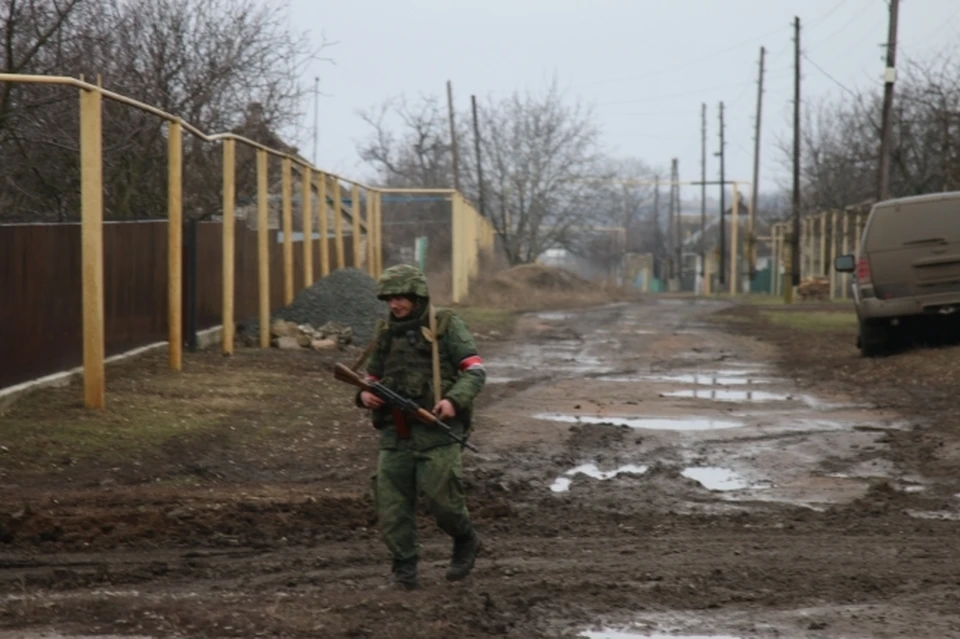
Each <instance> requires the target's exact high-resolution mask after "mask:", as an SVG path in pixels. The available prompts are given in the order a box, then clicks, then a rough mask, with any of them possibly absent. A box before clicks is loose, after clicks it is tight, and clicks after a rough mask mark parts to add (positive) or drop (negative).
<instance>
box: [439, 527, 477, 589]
mask: <svg viewBox="0 0 960 639" xmlns="http://www.w3.org/2000/svg"><path fill="white" fill-rule="evenodd" d="M482 546H483V544H482V543H481V542H480V536H479V535H477V533H476V532H471V533H470V534H469V535H466V536H463V537H455V538H454V540H453V558H452V559H451V560H450V567H449V568H448V569H447V581H459V580H461V579H463V578H465V577H466V576H467V575H469V574H470V571H471V570H473V564H474V562H475V561H476V560H477V553H478V552H480V548H481V547H482Z"/></svg>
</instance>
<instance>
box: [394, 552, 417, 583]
mask: <svg viewBox="0 0 960 639" xmlns="http://www.w3.org/2000/svg"><path fill="white" fill-rule="evenodd" d="M393 583H394V585H395V586H397V587H398V588H402V589H403V590H416V589H417V588H419V587H420V581H419V580H418V578H417V558H416V557H414V558H413V559H402V560H400V559H394V560H393Z"/></svg>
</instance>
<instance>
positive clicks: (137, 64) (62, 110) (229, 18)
mask: <svg viewBox="0 0 960 639" xmlns="http://www.w3.org/2000/svg"><path fill="white" fill-rule="evenodd" d="M25 7H26V8H25ZM41 8H42V9H41ZM27 9H29V10H27ZM278 9H282V7H281V6H278V5H277V3H270V2H268V3H262V2H259V1H258V0H0V11H5V12H6V16H7V19H6V20H5V21H4V22H3V23H0V41H3V42H8V43H9V42H13V43H15V45H16V46H14V47H13V49H12V50H13V51H22V53H16V54H15V55H12V56H11V55H9V54H8V55H7V56H6V60H4V62H5V66H6V67H7V68H12V67H13V66H14V65H15V66H16V68H17V71H18V72H24V73H42V74H57V75H69V76H77V75H79V74H84V75H85V76H86V77H87V79H88V80H92V79H93V78H95V77H96V76H97V75H98V74H99V75H101V77H102V79H103V83H104V86H105V87H106V88H109V89H112V90H116V91H118V92H120V93H124V94H126V95H129V96H131V97H133V98H136V99H138V100H141V101H143V102H146V103H148V104H152V105H156V106H158V107H160V108H161V109H163V110H165V111H168V112H171V113H174V114H176V115H179V116H182V117H183V118H184V119H185V120H187V121H188V122H190V123H191V124H194V125H196V126H198V127H199V128H200V129H202V130H207V131H224V130H231V129H234V128H237V127H240V126H241V125H242V124H243V123H244V121H245V116H246V114H247V113H248V108H249V105H250V104H254V103H255V104H257V105H259V113H260V114H261V118H260V119H261V122H262V123H264V124H265V126H266V127H267V128H268V129H269V130H272V131H277V130H285V131H289V130H291V129H293V128H295V127H296V125H297V123H298V121H299V120H300V117H299V116H300V114H299V110H300V106H301V97H302V95H303V88H302V87H301V86H300V85H299V76H300V74H301V71H302V69H303V66H304V65H305V64H306V63H307V62H309V61H310V60H313V59H317V58H318V57H319V55H320V51H321V50H322V48H323V46H324V43H321V44H319V45H313V44H311V42H310V40H309V38H308V37H307V34H305V33H297V32H294V31H292V30H291V29H290V28H289V26H288V25H289V21H288V20H287V16H286V14H285V12H284V11H282V10H279V11H278ZM10 16H15V17H14V18H11V17H10ZM2 19H3V18H2V17H0V20H2ZM45 25H46V26H45ZM8 50H10V49H9V48H8ZM31 52H32V54H31V55H27V54H28V53H31ZM0 60H3V58H0ZM11 60H13V62H11ZM4 96H8V97H6V98H5V97H4ZM11 96H12V97H11ZM76 110H77V108H76V95H75V93H73V92H71V91H65V90H63V89H62V88H60V87H53V86H26V85H15V84H9V83H4V84H2V85H0V162H2V163H3V164H4V166H10V167H15V169H14V170H13V171H11V172H6V174H5V176H4V177H5V179H4V182H3V183H2V184H0V219H3V218H6V219H11V218H14V219H49V218H50V217H51V213H52V212H54V211H55V212H57V214H58V217H59V218H60V219H69V218H73V217H75V216H76V211H77V199H78V193H77V192H78V188H77V185H78V174H77V171H78V167H77V161H76V157H77V142H76V140H77V130H78V122H77V112H76ZM166 143H167V142H166V126H165V125H164V124H163V123H162V122H161V121H160V120H159V119H158V118H156V117H153V116H151V115H148V114H145V113H142V112H139V111H137V110H135V109H132V108H130V107H126V106H123V105H117V104H112V103H107V104H106V105H105V107H104V182H105V191H106V193H105V206H106V209H107V215H108V216H110V217H113V218H128V217H134V216H136V217H153V216H158V217H162V216H163V215H165V210H166V204H165V203H166V197H165V192H166V170H165V166H166ZM219 157H220V154H219V149H218V148H217V145H208V144H203V143H201V142H200V141H199V140H196V139H194V138H192V137H191V136H189V135H187V136H186V138H185V140H184V165H185V171H184V176H185V184H184V198H185V212H186V214H187V215H192V216H206V215H209V214H211V213H213V212H215V211H216V210H217V209H218V208H219V200H218V198H219V189H211V188H210V184H211V183H217V182H219V179H220V178H219V173H220V169H219ZM240 159H241V158H238V160H240Z"/></svg>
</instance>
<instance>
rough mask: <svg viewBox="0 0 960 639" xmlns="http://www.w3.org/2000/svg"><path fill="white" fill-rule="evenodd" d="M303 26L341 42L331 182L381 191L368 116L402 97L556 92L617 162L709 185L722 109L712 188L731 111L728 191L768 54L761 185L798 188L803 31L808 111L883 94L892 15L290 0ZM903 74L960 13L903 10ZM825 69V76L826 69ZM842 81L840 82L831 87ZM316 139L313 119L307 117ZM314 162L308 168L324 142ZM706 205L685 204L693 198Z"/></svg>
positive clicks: (326, 120) (488, 1)
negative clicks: (797, 38) (792, 151)
mask: <svg viewBox="0 0 960 639" xmlns="http://www.w3.org/2000/svg"><path fill="white" fill-rule="evenodd" d="M290 13H291V19H292V21H293V26H294V27H295V28H297V29H308V30H309V31H310V32H311V34H312V36H313V38H314V39H315V40H316V42H317V43H318V44H319V42H320V40H321V34H324V35H326V38H327V39H328V40H330V41H333V42H336V44H335V45H334V46H331V47H330V48H328V49H327V50H326V51H325V54H326V55H328V56H329V57H330V58H332V59H333V61H334V64H324V63H317V64H315V65H314V66H312V67H311V68H310V69H309V70H308V71H307V72H306V73H305V76H304V83H305V84H307V85H310V86H312V84H313V77H314V76H319V77H320V86H321V91H322V92H323V93H325V94H326V96H325V97H321V99H320V101H319V114H320V127H319V151H318V154H317V155H318V157H317V158H316V160H317V163H318V165H319V166H320V167H322V168H326V169H328V170H333V171H337V172H341V173H343V174H345V175H369V174H370V170H369V168H368V167H366V166H364V165H363V164H362V163H361V162H360V160H359V158H358V156H357V153H356V141H357V140H358V139H361V138H363V137H364V136H365V134H366V133H367V131H368V128H366V125H365V124H364V123H363V122H361V120H360V119H359V118H358V117H357V115H356V111H357V109H364V108H369V107H371V106H373V105H375V104H378V103H380V102H382V101H383V100H384V99H385V98H387V97H390V96H397V95H401V94H407V95H410V96H416V95H418V94H421V93H432V94H435V95H445V91H446V88H445V83H446V81H447V80H448V79H449V80H452V81H453V87H454V94H455V100H456V102H457V105H458V107H459V108H461V109H466V108H468V107H469V100H470V94H476V95H477V96H478V97H482V96H490V95H493V96H499V95H509V94H510V93H511V92H513V91H514V90H531V91H541V90H542V89H543V88H544V87H545V86H546V84H547V83H548V82H549V81H550V79H551V78H553V77H556V79H557V80H558V82H559V84H560V86H561V87H562V88H563V90H564V91H565V94H566V96H567V97H568V98H569V99H570V100H581V101H582V102H584V103H585V104H588V105H591V106H592V107H593V110H594V113H595V118H596V123H597V125H598V126H599V128H600V130H601V131H602V136H603V143H604V145H605V147H606V149H607V150H608V151H609V152H610V153H611V154H613V155H616V156H623V157H636V158H640V159H642V160H644V161H645V162H647V163H648V164H651V165H653V166H658V167H665V168H666V171H667V174H668V173H669V164H670V159H671V158H672V157H678V158H679V161H680V176H681V179H699V177H700V147H701V143H700V105H701V103H704V102H705V103H706V104H707V107H708V122H707V126H708V168H707V172H708V179H716V178H717V177H718V171H719V163H718V160H717V158H715V157H713V153H714V152H716V151H717V150H718V149H719V139H718V132H719V125H718V104H719V102H720V101H721V100H722V101H724V102H725V108H726V122H727V133H726V137H727V177H728V179H742V180H749V179H750V178H751V175H752V162H753V121H754V117H755V109H756V79H757V63H758V59H759V49H760V46H761V45H762V46H765V47H766V48H767V64H766V67H767V74H766V80H765V95H764V111H763V131H762V133H761V140H762V143H763V147H762V151H761V155H762V158H761V177H760V183H761V187H762V188H763V189H771V188H773V187H775V186H776V184H777V183H783V182H784V180H786V181H787V182H788V181H789V178H788V174H787V173H786V172H785V169H784V167H783V165H782V158H781V156H780V153H779V152H778V151H777V148H776V146H777V140H778V138H780V139H786V140H788V141H789V140H791V139H792V138H791V137H790V136H791V133H790V127H791V126H792V102H791V101H792V99H793V44H792V32H793V25H792V23H793V18H794V16H798V17H799V18H800V20H801V29H802V31H801V46H802V51H803V53H804V55H805V56H806V58H809V61H808V59H806V58H805V59H802V60H801V64H802V88H801V91H802V98H801V99H802V101H805V102H810V101H814V100H817V99H818V98H822V97H833V98H842V97H843V96H844V95H845V93H844V89H843V88H842V87H841V85H842V86H843V87H848V88H851V89H865V88H869V87H870V86H871V85H875V86H877V87H880V86H882V84H881V83H882V77H883V67H884V62H883V54H884V49H883V46H882V45H883V43H884V42H885V41H886V34H887V18H888V6H887V2H886V0H724V1H720V0H589V1H588V0H290ZM899 22H900V28H899V38H898V47H899V48H898V66H902V63H904V62H906V61H908V60H910V59H911V58H913V59H922V58H924V57H925V56H929V55H931V54H933V53H936V52H938V51H943V50H947V49H951V48H955V47H956V46H957V44H958V43H960V0H902V2H901V6H900V20H899ZM814 63H815V64H816V65H817V66H819V67H820V69H817V68H816V66H814ZM827 74H829V76H830V77H828V76H827ZM305 108H306V110H307V113H308V115H307V117H306V119H305V125H306V126H307V127H310V130H311V131H312V125H313V104H312V102H311V103H310V104H308V105H305ZM303 150H304V152H305V155H307V156H308V157H310V155H311V154H312V150H313V143H312V133H307V139H306V140H305V141H304V144H303ZM688 195H691V196H695V195H696V194H695V193H689V194H688V193H684V196H685V197H686V196H688Z"/></svg>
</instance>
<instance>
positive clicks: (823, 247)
mask: <svg viewBox="0 0 960 639" xmlns="http://www.w3.org/2000/svg"><path fill="white" fill-rule="evenodd" d="M829 273H830V268H828V267H827V214H826V213H821V214H820V272H819V273H818V275H819V276H820V277H823V276H824V275H827V274H829Z"/></svg>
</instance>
